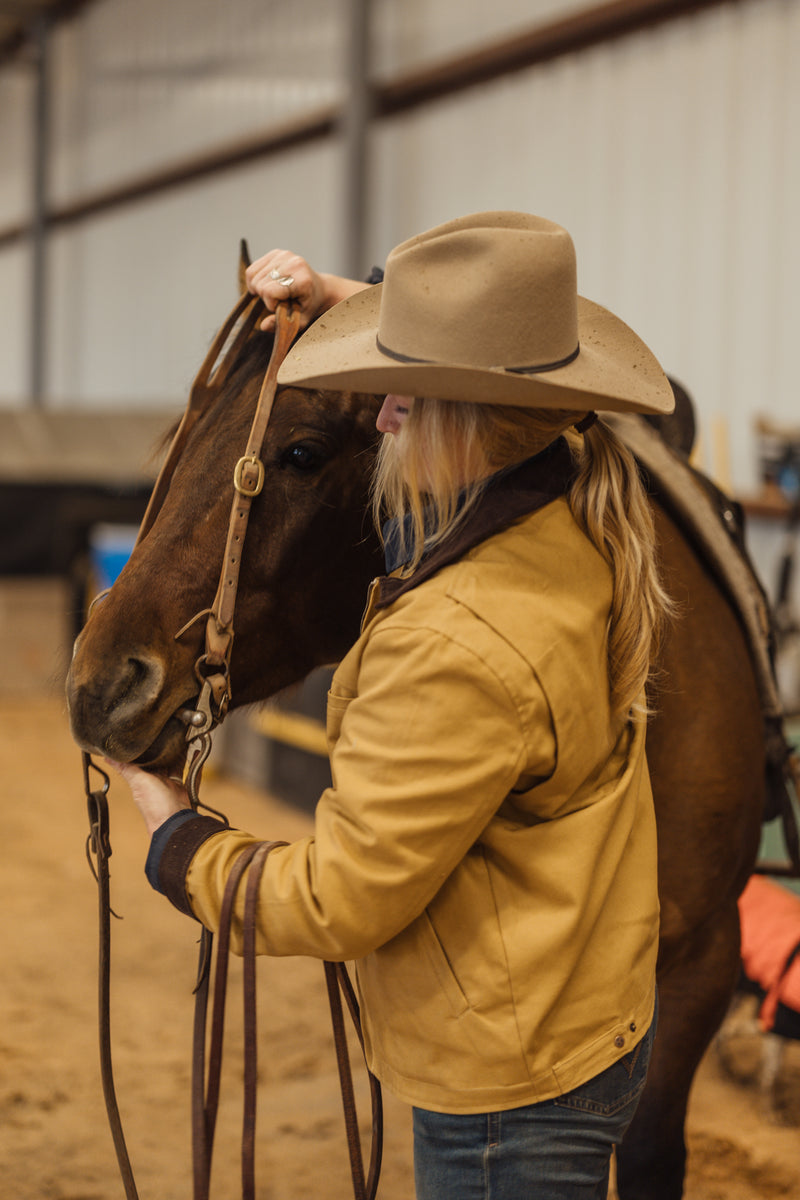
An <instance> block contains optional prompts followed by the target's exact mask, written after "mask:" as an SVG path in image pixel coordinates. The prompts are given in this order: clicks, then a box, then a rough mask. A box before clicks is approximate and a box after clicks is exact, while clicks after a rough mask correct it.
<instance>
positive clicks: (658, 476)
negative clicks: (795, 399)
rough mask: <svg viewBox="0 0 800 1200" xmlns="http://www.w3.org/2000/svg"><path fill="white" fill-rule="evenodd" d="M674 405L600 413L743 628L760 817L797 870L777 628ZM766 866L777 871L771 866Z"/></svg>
mask: <svg viewBox="0 0 800 1200" xmlns="http://www.w3.org/2000/svg"><path fill="white" fill-rule="evenodd" d="M673 388H674V390H675V393H676V410H675V413H674V414H673V415H671V416H670V417H667V418H665V419H663V428H662V419H661V418H656V419H651V418H646V417H640V416H635V415H632V414H627V413H610V412H608V413H602V414H601V419H602V420H603V422H604V423H605V424H606V425H608V426H609V427H610V428H611V429H612V430H613V432H614V433H616V434H617V436H618V437H619V438H620V439H621V441H622V442H624V444H625V445H626V446H627V447H628V449H629V450H630V451H631V453H632V454H633V455H634V457H635V459H636V461H637V463H638V464H639V469H640V471H641V472H642V475H643V477H644V482H645V486H646V487H647V490H648V492H649V493H650V494H651V495H655V496H657V497H658V500H659V502H660V503H661V504H662V505H663V507H664V508H665V509H666V511H667V512H668V513H669V515H670V516H671V517H672V519H673V520H674V521H675V523H676V525H677V526H678V528H679V529H680V530H681V532H682V533H683V535H684V536H685V537H686V539H687V541H689V543H690V544H691V545H692V546H694V548H695V550H696V551H697V553H698V554H699V555H700V557H701V558H702V560H703V562H704V563H705V564H706V566H707V567H708V568H709V570H710V571H711V573H712V574H713V576H714V578H715V579H716V581H717V583H718V584H719V586H720V588H721V589H722V591H723V592H724V594H725V595H726V596H727V599H728V601H729V603H730V604H731V607H732V608H733V611H734V613H735V614H736V616H737V617H738V619H739V623H740V625H741V627H742V630H743V631H744V634H745V640H746V642H747V647H748V650H749V653H750V658H751V661H752V664H753V669H754V671H755V676H756V680H757V682H758V690H759V695H760V698H761V708H762V714H763V721H764V743H765V752H766V798H765V806H764V814H763V819H764V821H771V820H774V819H775V818H777V817H780V819H781V821H782V827H783V834H784V840H785V843H786V848H787V850H788V852H789V856H790V859H791V867H790V868H789V869H788V870H786V871H785V873H787V874H791V875H793V876H800V836H798V829H797V821H796V817H795V812H794V807H793V804H792V799H791V792H792V791H793V792H794V793H795V795H797V794H798V790H799V789H798V769H797V763H796V759H795V757H794V755H793V751H792V747H791V745H790V744H789V742H788V740H787V738H786V733H785V730H784V713H783V706H782V704H781V700H780V697H779V694H778V687H777V683H776V677H775V635H774V625H773V617H772V613H771V610H770V605H769V601H768V599H767V596H766V594H765V592H764V588H763V587H762V585H761V583H760V581H759V579H758V576H757V575H756V572H755V568H754V567H753V564H752V562H751V560H750V558H749V555H748V553H747V549H746V546H745V541H744V513H743V510H742V507H741V505H740V504H738V503H737V502H736V501H735V500H732V499H731V498H730V497H729V496H726V495H725V493H724V492H723V491H722V490H721V489H720V488H718V487H717V486H716V485H715V484H713V483H712V482H711V480H710V479H708V478H707V477H706V476H705V475H703V474H701V472H699V471H697V470H695V468H694V467H692V466H691V465H690V463H689V453H690V452H691V449H692V442H693V438H694V417H693V413H692V411H691V400H690V398H689V396H688V395H687V393H686V392H684V391H683V389H681V388H679V387H678V385H675V384H673ZM769 873H780V872H776V871H775V870H773V867H772V866H770V872H769Z"/></svg>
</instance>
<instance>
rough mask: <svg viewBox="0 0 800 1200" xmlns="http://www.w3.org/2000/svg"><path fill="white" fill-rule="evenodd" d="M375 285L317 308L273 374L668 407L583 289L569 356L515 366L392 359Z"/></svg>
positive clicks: (669, 398)
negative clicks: (575, 344)
mask: <svg viewBox="0 0 800 1200" xmlns="http://www.w3.org/2000/svg"><path fill="white" fill-rule="evenodd" d="M382 287H383V284H376V285H375V286H374V287H371V288H368V289H366V290H364V291H361V292H356V293H355V294H354V295H353V296H350V297H349V298H348V299H347V300H343V301H342V302H341V303H340V304H337V305H336V306H335V307H334V308H332V309H330V310H329V311H328V312H326V313H324V314H323V315H322V316H321V317H319V318H318V319H317V321H316V322H315V323H314V324H313V325H312V326H311V327H310V328H309V329H308V330H306V332H305V333H304V334H303V335H302V337H300V338H299V339H298V341H297V342H295V344H294V346H293V347H292V348H291V350H290V351H289V353H288V355H287V356H286V358H285V359H284V361H283V363H282V365H281V367H280V370H279V372H278V383H279V384H280V385H281V386H282V387H291V386H294V387H304V388H319V389H322V390H325V391H340V392H345V391H347V392H367V393H375V394H378V395H385V394H387V393H392V394H395V395H402V396H429V397H431V398H435V399H439V400H462V401H473V402H475V403H478V404H510V405H516V406H519V407H525V408H564V409H569V410H575V411H577V412H589V411H591V410H592V409H596V408H599V409H604V410H608V411H611V412H643V413H669V412H672V410H673V408H674V407H675V398H674V396H673V393H672V388H671V386H670V383H669V380H668V379H667V377H666V375H665V374H664V371H663V370H662V368H661V366H660V364H659V363H658V360H657V359H656V358H655V356H654V355H653V354H652V352H651V351H650V350H649V349H648V347H647V346H646V345H645V343H644V342H643V341H642V340H641V338H639V337H638V336H637V335H636V334H635V333H634V332H633V330H632V329H630V328H629V327H628V326H627V325H626V324H625V322H624V321H621V320H620V319H619V317H615V316H614V314H613V313H611V312H609V311H608V309H605V308H603V307H602V306H601V305H599V304H595V303H593V302H592V301H591V300H586V299H584V298H583V297H582V296H579V297H578V336H579V345H580V351H579V353H578V355H577V357H576V358H575V359H573V360H572V362H570V363H568V364H567V365H566V366H563V367H558V368H556V369H555V370H550V371H542V372H538V373H535V374H521V373H518V372H514V371H508V370H506V369H505V368H503V367H491V368H478V367H472V366H464V365H459V364H449V363H448V364H442V363H427V362H405V361H404V362H398V361H396V360H394V359H393V358H391V357H390V356H389V355H387V354H385V353H384V352H383V351H381V349H380V348H379V346H378V341H377V330H378V316H379V310H380V296H381V289H382Z"/></svg>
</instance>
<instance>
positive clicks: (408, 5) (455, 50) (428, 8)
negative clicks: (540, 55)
mask: <svg viewBox="0 0 800 1200" xmlns="http://www.w3.org/2000/svg"><path fill="white" fill-rule="evenodd" d="M372 7H373V14H374V15H373V22H374V33H375V50H374V70H375V75H376V76H377V77H378V78H383V77H386V76H391V75H394V74H395V73H398V72H400V73H402V72H405V71H414V70H418V69H419V68H420V67H422V66H425V65H428V64H429V63H431V62H435V61H436V60H437V59H442V58H447V57H449V56H450V55H453V54H462V53H469V52H470V51H472V50H474V49H475V48H476V47H479V46H482V45H484V44H485V43H486V42H491V41H494V40H499V39H502V38H507V37H513V35H514V34H515V33H517V32H519V31H522V30H528V29H530V28H531V27H532V26H533V25H537V24H544V23H546V22H548V21H553V20H556V19H558V18H561V17H564V16H568V15H571V14H572V13H574V12H579V11H580V10H581V9H585V8H588V7H590V5H589V4H588V3H587V0H492V3H491V4H487V3H486V0H372Z"/></svg>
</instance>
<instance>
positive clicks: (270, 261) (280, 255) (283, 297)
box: [245, 250, 322, 330]
mask: <svg viewBox="0 0 800 1200" xmlns="http://www.w3.org/2000/svg"><path fill="white" fill-rule="evenodd" d="M245 280H246V283H247V288H248V291H250V292H252V293H253V295H255V296H259V297H260V298H261V299H262V300H263V302H264V305H265V307H266V309H267V312H268V313H269V314H270V315H269V316H267V317H266V318H265V319H264V320H263V321H262V323H261V328H262V329H263V330H270V329H273V328H274V327H275V317H274V315H273V314H274V313H275V309H276V308H277V307H278V305H279V304H283V303H286V302H287V301H291V303H292V304H293V305H294V306H295V307H296V308H298V309H299V310H300V326H301V328H304V327H305V326H306V325H308V324H309V322H310V321H311V320H312V319H313V317H315V316H316V314H317V311H318V310H319V307H320V304H321V301H322V287H321V282H320V277H319V276H318V275H317V272H316V271H314V270H313V269H312V268H311V267H310V266H309V264H308V263H307V262H306V260H305V259H304V258H302V257H301V256H300V255H299V254H293V253H292V252H291V251H289V250H270V251H269V252H268V253H267V254H264V255H262V257H261V258H258V259H256V261H255V262H254V263H252V264H251V265H250V266H249V267H248V268H247V271H246V272H245Z"/></svg>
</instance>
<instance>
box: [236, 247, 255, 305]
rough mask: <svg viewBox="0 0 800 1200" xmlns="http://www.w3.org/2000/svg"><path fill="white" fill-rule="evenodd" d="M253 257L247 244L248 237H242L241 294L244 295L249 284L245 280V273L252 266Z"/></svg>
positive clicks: (240, 258)
mask: <svg viewBox="0 0 800 1200" xmlns="http://www.w3.org/2000/svg"><path fill="white" fill-rule="evenodd" d="M251 261H252V259H251V258H250V248H249V247H248V245H247V239H246V238H242V239H241V241H240V242H239V294H240V295H242V296H243V295H244V293H245V292H246V291H247V284H246V283H245V281H244V273H245V271H246V270H247V268H248V267H249V266H250V263H251Z"/></svg>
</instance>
